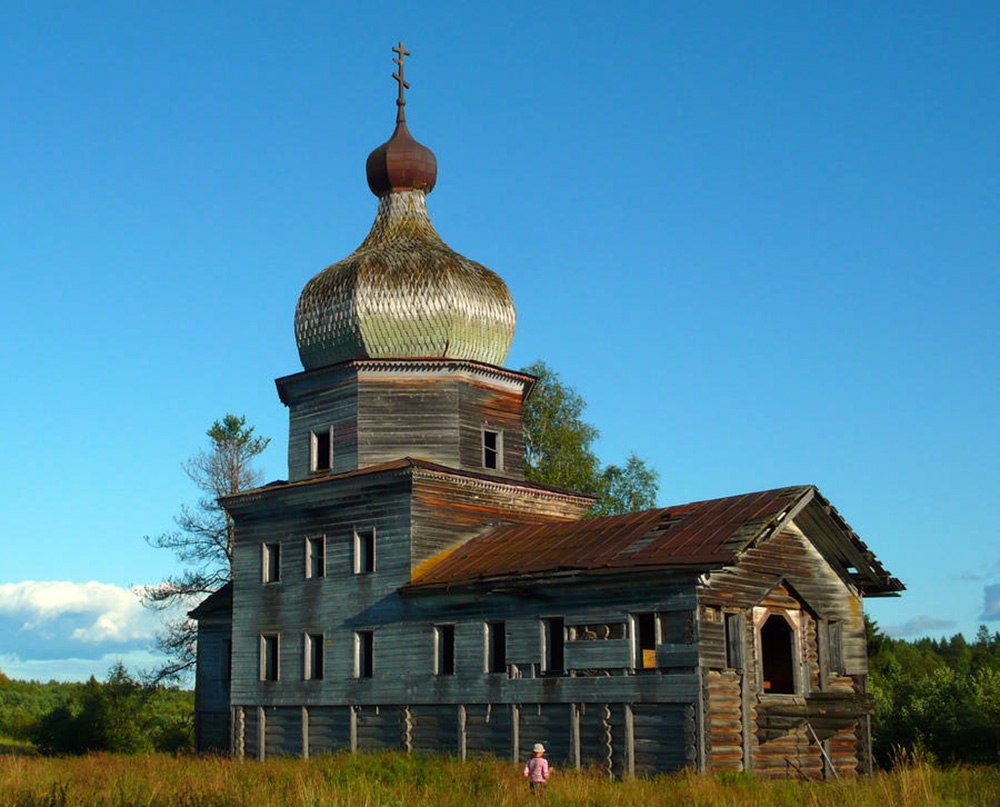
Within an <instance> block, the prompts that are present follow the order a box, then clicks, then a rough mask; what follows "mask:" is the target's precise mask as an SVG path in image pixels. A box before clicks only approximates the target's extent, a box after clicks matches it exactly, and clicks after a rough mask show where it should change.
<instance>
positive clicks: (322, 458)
mask: <svg viewBox="0 0 1000 807" xmlns="http://www.w3.org/2000/svg"><path fill="white" fill-rule="evenodd" d="M331 468H333V426H331V427H330V428H329V429H322V430H320V431H314V432H310V438H309V470H311V471H312V472H313V473H324V472H326V471H329V470H330V469H331Z"/></svg>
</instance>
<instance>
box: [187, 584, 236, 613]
mask: <svg viewBox="0 0 1000 807" xmlns="http://www.w3.org/2000/svg"><path fill="white" fill-rule="evenodd" d="M232 611H233V581H232V580H230V581H229V582H228V583H226V584H225V585H224V586H223V587H222V588H220V589H219V590H217V591H213V592H212V593H211V594H209V595H208V596H207V597H205V599H203V600H202V601H201V602H200V603H198V604H197V605H196V606H195V607H194V608H192V609H191V610H190V611H188V616H189V617H191V619H195V620H198V619H205V618H207V617H212V616H227V615H229V614H231V613H232Z"/></svg>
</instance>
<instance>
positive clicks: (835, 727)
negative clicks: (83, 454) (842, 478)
mask: <svg viewBox="0 0 1000 807" xmlns="http://www.w3.org/2000/svg"><path fill="white" fill-rule="evenodd" d="M396 51H397V53H398V54H399V56H398V58H397V59H396V60H395V61H396V63H397V64H398V66H399V72H398V74H397V76H396V78H397V80H398V81H399V96H398V99H397V101H396V103H397V110H398V112H397V117H396V128H395V131H394V132H393V134H392V136H391V137H390V138H389V140H388V141H387V142H386V143H384V144H383V145H381V146H379V147H378V148H377V149H375V151H373V152H372V153H371V154H370V155H369V157H368V163H367V175H368V184H369V186H370V187H371V190H372V192H373V193H374V194H375V195H376V196H377V197H378V212H377V213H376V216H375V222H374V224H373V225H372V228H371V231H370V232H369V233H368V235H367V237H366V238H365V240H364V241H363V242H362V244H361V246H359V247H358V248H357V249H356V250H355V251H354V252H353V253H352V254H351V255H349V256H348V257H346V258H344V259H343V260H342V261H340V262H338V263H335V264H333V265H332V266H330V267H328V268H326V269H324V270H323V271H322V272H320V273H319V274H318V275H316V276H315V277H314V278H312V279H311V280H310V281H309V282H308V283H307V284H306V285H305V288H304V290H303V291H302V294H301V296H300V298H299V301H298V307H297V309H296V314H295V335H296V340H297V343H298V349H299V356H300V358H301V361H302V366H303V371H302V372H299V373H296V374H294V375H290V376H286V377H284V378H279V379H278V380H277V382H276V383H277V387H278V394H279V396H280V398H281V400H282V402H283V403H284V404H285V405H286V406H287V407H288V409H289V437H288V481H287V482H285V481H282V482H276V483H272V484H269V485H267V486H265V487H262V488H259V489H255V490H250V491H246V492H244V493H241V494H238V495H235V496H231V497H228V498H226V499H224V500H223V501H222V504H223V506H224V507H225V508H226V510H227V511H228V512H229V514H230V515H231V516H232V518H233V520H234V522H235V525H236V535H237V538H236V547H235V575H234V579H233V581H232V582H231V583H230V584H229V585H228V586H226V587H225V588H224V589H222V590H221V591H219V592H217V593H215V594H213V595H211V596H210V597H208V598H207V599H206V600H205V601H204V602H203V603H202V604H201V605H199V606H198V607H197V608H196V609H195V610H194V611H192V613H191V616H192V617H193V618H195V619H196V620H198V624H199V633H198V668H197V679H196V712H197V714H196V721H197V722H196V726H197V738H198V746H199V748H200V749H202V750H213V749H214V750H218V751H223V752H227V753H232V754H234V755H236V756H239V757H250V758H257V759H264V758H266V757H270V756H273V755H295V756H302V757H310V756H314V755H317V754H325V753H331V752H339V751H365V750H369V749H384V748H394V749H401V750H405V751H434V752H441V753H446V754H453V755H458V756H460V757H462V758H465V757H467V756H468V755H473V754H492V755H495V756H498V757H507V758H510V759H512V760H523V759H524V757H525V756H526V755H527V753H528V751H529V749H530V748H531V747H532V745H533V744H534V743H536V742H542V743H544V744H545V747H546V748H547V750H548V756H549V758H550V759H551V760H552V761H553V763H554V765H556V766H557V767H558V766H567V765H568V766H576V767H579V766H599V767H600V768H603V769H605V770H606V771H607V772H608V773H609V774H611V775H615V776H627V775H631V774H638V775H642V774H652V773H654V772H664V771H673V770H677V769H679V768H683V767H691V768H694V769H696V770H699V771H706V772H718V771H753V772H756V773H759V774H761V775H766V776H771V775H777V776H787V775H805V776H809V777H814V778H825V777H837V776H839V777H846V776H853V775H855V774H856V773H859V772H865V771H869V770H870V769H871V765H872V762H871V732H870V730H869V722H868V721H869V714H870V712H871V700H870V696H869V695H868V693H867V685H866V681H867V658H866V651H865V629H864V612H863V600H864V598H865V597H866V596H868V597H872V596H886V595H892V594H895V593H896V592H899V591H900V590H902V588H903V586H902V584H901V583H900V582H899V581H898V580H896V579H895V578H893V577H892V576H890V574H889V573H888V572H887V571H886V570H885V569H884V568H883V567H882V565H881V564H880V563H879V562H878V560H876V558H875V556H874V555H873V554H872V552H871V551H870V550H869V549H868V547H867V546H866V545H865V544H864V543H863V542H862V541H861V539H860V538H859V537H858V536H857V535H856V534H855V533H854V532H853V530H852V529H851V528H850V527H849V526H848V524H847V523H846V522H845V521H844V519H843V518H842V517H841V516H840V515H839V513H838V512H837V510H835V509H834V508H833V507H832V506H831V505H830V503H829V502H828V501H827V500H826V499H825V498H824V497H823V496H822V495H821V494H820V493H819V491H818V490H817V489H816V488H815V487H812V486H810V485H802V486H794V487H787V488H781V489H778V490H768V491H763V492H758V493H746V494H741V495H736V496H727V497H725V498H720V499H713V500H708V501H701V502H694V503H690V504H683V505H677V506H673V507H665V508H660V509H655V510H648V511H645V512H639V513H631V514H629V515H623V516H614V517H610V518H603V519H584V515H585V514H586V513H587V512H588V510H589V509H590V507H591V505H592V499H591V498H589V497H588V496H585V495H581V494H579V493H575V492H573V491H568V490H562V489H558V488H553V487H548V486H546V485H540V484H536V483H534V482H529V481H527V480H526V479H525V473H524V471H525V465H524V451H523V441H522V421H521V412H522V407H523V405H524V402H525V400H527V398H528V396H529V395H530V394H531V391H532V384H533V382H534V380H535V379H534V378H532V377H531V376H529V375H526V374H525V373H521V372H517V371H514V370H510V369H507V368H505V367H503V363H504V361H505V359H506V358H507V353H508V350H509V348H510V344H511V341H512V339H513V336H514V325H515V312H514V305H513V302H512V300H511V296H510V293H509V292H508V290H507V286H506V285H505V284H504V282H503V281H502V280H501V279H500V278H499V277H498V276H497V275H496V274H494V273H493V272H492V271H490V270H489V269H487V268H486V267H485V266H482V265H481V264H479V263H476V262H475V261H472V260H469V259H468V258H465V257H463V256H462V255H459V254H458V253H456V252H455V251H453V250H452V249H451V248H449V247H448V245H447V244H445V243H444V241H442V240H441V237H440V236H439V235H438V233H437V231H436V230H435V229H434V226H433V225H432V224H431V220H430V218H429V216H428V212H427V195H428V194H429V193H430V192H431V190H432V189H433V188H434V183H435V179H436V173H437V163H436V159H435V157H434V154H433V153H432V152H431V151H430V150H429V149H428V148H426V147H425V146H423V145H421V144H419V143H418V142H417V141H416V140H414V138H413V136H412V135H411V134H410V132H409V130H408V129H407V125H406V120H405V114H404V113H405V103H406V101H405V97H404V94H403V90H404V87H405V86H406V84H405V81H404V80H403V58H404V56H405V55H406V52H405V51H404V50H403V48H402V43H400V47H399V48H397V49H396Z"/></svg>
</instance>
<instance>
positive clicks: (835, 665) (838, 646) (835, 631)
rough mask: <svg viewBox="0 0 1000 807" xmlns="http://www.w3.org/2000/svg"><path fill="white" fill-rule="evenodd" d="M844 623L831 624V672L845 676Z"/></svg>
mask: <svg viewBox="0 0 1000 807" xmlns="http://www.w3.org/2000/svg"><path fill="white" fill-rule="evenodd" d="M841 625H842V623H840V622H831V623H830V625H829V628H828V630H829V635H830V672H832V673H836V674H837V675H843V674H844V651H843V639H842V636H843V631H842V630H841Z"/></svg>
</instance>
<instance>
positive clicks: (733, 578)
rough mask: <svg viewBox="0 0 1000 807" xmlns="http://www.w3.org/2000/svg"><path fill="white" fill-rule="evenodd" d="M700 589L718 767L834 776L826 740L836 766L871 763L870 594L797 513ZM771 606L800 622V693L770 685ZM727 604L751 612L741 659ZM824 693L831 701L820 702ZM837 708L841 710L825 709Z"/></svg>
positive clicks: (712, 756) (710, 731)
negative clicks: (834, 665)
mask: <svg viewBox="0 0 1000 807" xmlns="http://www.w3.org/2000/svg"><path fill="white" fill-rule="evenodd" d="M698 598H699V603H700V611H699V614H700V619H699V632H700V642H699V648H700V659H701V664H702V667H703V674H704V677H705V682H706V686H705V692H706V714H705V726H704V731H705V737H706V743H707V746H708V759H709V767H710V769H711V770H715V771H725V770H729V771H739V770H745V769H747V768H749V769H750V770H753V771H754V772H756V773H758V774H760V775H763V776H789V775H793V776H795V775H806V776H810V777H815V778H823V777H830V776H832V775H833V772H832V771H830V770H829V769H828V767H829V766H827V765H825V762H824V759H823V755H822V753H821V751H820V744H819V743H821V744H822V746H823V749H824V750H825V751H826V752H827V753H828V754H829V755H830V757H831V758H832V759H833V765H834V768H835V769H836V773H837V774H839V775H841V776H853V775H855V774H856V773H857V772H859V771H862V770H864V765H863V757H864V754H863V753H862V740H863V739H864V738H863V737H862V736H861V735H862V730H863V724H864V722H865V721H864V718H863V715H862V714H861V712H860V711H858V710H859V709H861V711H863V708H862V707H859V706H858V705H857V704H858V703H860V702H861V701H859V700H858V698H859V697H862V693H863V691H864V679H865V674H866V672H867V667H866V655H865V651H864V621H863V616H862V605H861V598H860V595H859V594H858V593H857V591H856V590H854V589H853V588H852V587H851V586H849V585H847V584H846V583H845V582H844V581H843V579H842V577H841V576H840V575H839V574H837V573H836V572H835V571H834V570H833V569H832V568H831V567H830V565H829V564H828V563H827V562H826V561H825V560H824V558H823V556H822V555H820V553H819V552H818V550H817V549H816V548H815V546H813V544H812V543H811V542H810V540H809V539H808V538H806V536H805V535H804V534H803V532H802V531H801V530H800V529H799V528H798V527H797V526H796V525H795V524H794V523H792V524H789V525H788V526H787V527H786V528H785V529H783V530H782V532H780V533H779V534H777V535H774V536H771V537H769V538H768V539H767V540H765V541H762V542H761V543H760V544H758V545H757V546H754V547H752V548H750V549H748V550H746V551H745V552H744V553H743V554H742V555H740V556H739V557H738V558H737V560H736V562H735V563H734V564H733V565H732V566H728V567H726V568H724V569H722V570H719V571H714V572H712V573H711V574H710V575H709V577H708V580H707V584H705V585H702V586H700V587H699V590H698ZM771 613H782V614H789V615H791V618H792V620H793V622H792V623H790V624H795V625H796V626H797V628H796V630H795V632H794V641H795V646H794V659H795V670H794V675H795V680H796V685H795V692H794V694H787V695H786V694H769V693H767V692H765V691H764V690H763V688H762V685H761V680H760V676H761V669H762V668H761V664H762V659H761V657H760V647H761V645H760V634H759V631H760V627H761V625H762V624H763V622H764V621H765V620H766V617H767V615H768V614H771ZM727 614H738V615H742V621H741V622H740V623H739V624H740V625H741V626H742V628H743V631H742V635H741V636H740V637H739V642H740V645H741V647H740V650H739V651H738V653H741V655H738V658H740V661H739V663H738V664H737V666H736V667H734V668H730V667H728V666H727V652H726V631H725V620H726V615H727ZM755 614H756V616H757V623H756V624H755V620H754V615H755ZM831 622H834V623H839V625H840V628H839V630H840V637H841V645H842V653H843V660H842V663H843V667H844V670H843V671H841V670H835V669H831V666H830V658H829V655H830V652H831V651H830V645H829V641H828V639H827V635H828V634H827V631H828V629H829V628H828V626H829V625H830V623H831ZM847 669H850V670H851V671H852V673H851V674H847V673H846V670H847ZM819 696H823V698H824V699H825V700H824V701H823V706H822V708H820V707H819V706H816V705H815V703H814V701H816V698H818V697H819ZM838 698H839V700H838ZM810 704H813V705H810ZM789 710H790V711H789ZM831 710H832V711H833V712H834V713H838V712H839V713H841V714H839V716H834V717H823V714H824V713H826V712H828V711H831ZM785 713H787V715H788V716H787V717H782V716H781V715H782V714H785ZM845 714H848V716H847V717H845V716H844V715H845ZM845 721H846V722H849V723H850V725H849V726H845V725H844V723H845ZM814 735H815V736H814ZM817 740H818V742H817Z"/></svg>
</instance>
